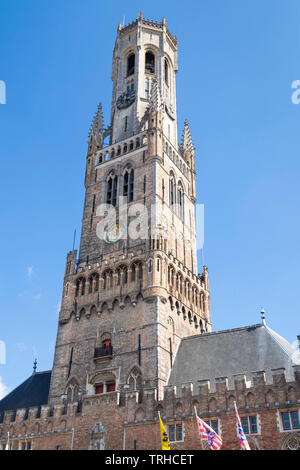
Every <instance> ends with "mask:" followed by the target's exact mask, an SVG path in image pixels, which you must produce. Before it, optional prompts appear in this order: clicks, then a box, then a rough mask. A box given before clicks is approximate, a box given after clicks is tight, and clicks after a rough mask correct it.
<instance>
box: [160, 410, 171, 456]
mask: <svg viewBox="0 0 300 470" xmlns="http://www.w3.org/2000/svg"><path fill="white" fill-rule="evenodd" d="M159 423H160V438H161V448H162V450H170V443H169V437H168V434H167V432H166V430H165V427H164V423H163V422H162V420H161V417H159Z"/></svg>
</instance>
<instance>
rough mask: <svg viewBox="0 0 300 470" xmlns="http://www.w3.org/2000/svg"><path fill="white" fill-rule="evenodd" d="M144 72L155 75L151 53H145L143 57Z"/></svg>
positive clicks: (153, 59)
mask: <svg viewBox="0 0 300 470" xmlns="http://www.w3.org/2000/svg"><path fill="white" fill-rule="evenodd" d="M145 72H147V73H155V57H154V55H153V54H152V52H146V55H145Z"/></svg>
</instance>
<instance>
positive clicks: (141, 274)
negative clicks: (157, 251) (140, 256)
mask: <svg viewBox="0 0 300 470" xmlns="http://www.w3.org/2000/svg"><path fill="white" fill-rule="evenodd" d="M137 269H138V279H139V281H140V280H141V279H142V278H143V267H142V263H138V264H137Z"/></svg>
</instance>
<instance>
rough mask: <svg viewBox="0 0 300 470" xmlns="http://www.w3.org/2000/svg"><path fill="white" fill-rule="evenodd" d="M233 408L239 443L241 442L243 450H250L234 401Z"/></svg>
mask: <svg viewBox="0 0 300 470" xmlns="http://www.w3.org/2000/svg"><path fill="white" fill-rule="evenodd" d="M234 408H235V416H236V422H237V431H238V436H239V440H240V443H241V447H242V449H243V450H251V449H250V446H249V444H248V441H247V438H246V436H245V433H244V430H243V426H242V423H241V420H240V417H239V412H238V410H237V407H236V403H235V402H234Z"/></svg>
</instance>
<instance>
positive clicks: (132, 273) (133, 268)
mask: <svg viewBox="0 0 300 470" xmlns="http://www.w3.org/2000/svg"><path fill="white" fill-rule="evenodd" d="M135 277H136V265H135V264H133V265H132V266H131V282H134V281H135Z"/></svg>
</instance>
